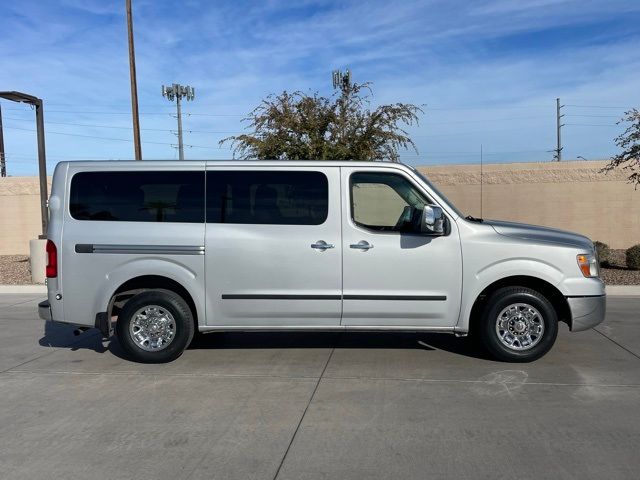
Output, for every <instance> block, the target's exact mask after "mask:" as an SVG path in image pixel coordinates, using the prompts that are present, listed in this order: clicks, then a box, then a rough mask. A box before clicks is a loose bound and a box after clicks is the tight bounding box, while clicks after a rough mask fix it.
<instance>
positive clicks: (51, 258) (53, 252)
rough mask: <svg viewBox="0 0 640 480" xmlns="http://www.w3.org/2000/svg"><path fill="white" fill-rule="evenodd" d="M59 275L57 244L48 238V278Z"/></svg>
mask: <svg viewBox="0 0 640 480" xmlns="http://www.w3.org/2000/svg"><path fill="white" fill-rule="evenodd" d="M57 276H58V249H57V248H56V244H55V243H53V242H52V241H51V240H47V278H56V277H57Z"/></svg>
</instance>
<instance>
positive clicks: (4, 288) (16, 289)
mask: <svg viewBox="0 0 640 480" xmlns="http://www.w3.org/2000/svg"><path fill="white" fill-rule="evenodd" d="M0 293H12V294H19V293H41V294H43V295H46V294H47V286H46V285H0Z"/></svg>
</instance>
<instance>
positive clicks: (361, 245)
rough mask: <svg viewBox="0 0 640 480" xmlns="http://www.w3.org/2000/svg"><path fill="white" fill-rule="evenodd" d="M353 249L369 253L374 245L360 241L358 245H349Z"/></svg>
mask: <svg viewBox="0 0 640 480" xmlns="http://www.w3.org/2000/svg"><path fill="white" fill-rule="evenodd" d="M349 247H351V248H355V249H356V250H364V251H367V250H369V249H370V248H373V245H372V244H370V243H369V242H367V241H366V240H360V241H359V242H358V243H352V244H351V245H349Z"/></svg>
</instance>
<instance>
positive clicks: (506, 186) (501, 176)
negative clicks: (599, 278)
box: [420, 161, 640, 248]
mask: <svg viewBox="0 0 640 480" xmlns="http://www.w3.org/2000/svg"><path fill="white" fill-rule="evenodd" d="M606 163H607V162H606V161H588V162H585V161H580V162H578V161H574V162H561V163H551V162H547V163H512V164H505V165H498V164H490V165H485V166H484V168H483V175H482V177H483V186H482V215H481V213H480V167H479V166H478V165H455V166H447V167H445V166H438V167H421V168H420V170H421V171H422V172H424V173H425V174H426V175H427V176H428V177H429V178H430V179H431V180H432V181H433V182H434V183H435V184H436V185H437V186H438V187H439V188H440V189H441V190H442V191H443V193H444V194H445V195H447V197H448V198H449V199H450V200H451V201H452V202H453V203H455V204H456V206H457V207H458V208H459V209H460V210H462V211H463V212H465V213H469V214H471V215H473V216H483V217H484V218H491V219H500V220H510V221H514V222H524V223H531V224H535V225H545V226H549V227H556V228H561V229H564V230H570V231H574V232H579V233H582V234H583V235H586V236H588V237H589V238H591V239H592V240H600V241H603V242H606V243H608V244H609V245H610V246H611V247H612V248H628V247H630V246H631V245H635V244H638V243H640V189H638V190H635V189H634V187H633V185H631V184H629V183H627V182H626V175H627V173H626V172H621V171H617V172H613V173H609V174H603V173H600V169H601V168H602V167H603V166H604V165H606Z"/></svg>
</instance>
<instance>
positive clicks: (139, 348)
mask: <svg viewBox="0 0 640 480" xmlns="http://www.w3.org/2000/svg"><path fill="white" fill-rule="evenodd" d="M193 334H194V322H193V314H192V313H191V309H190V308H189V306H188V305H187V303H186V302H185V301H184V299H183V298H182V297H180V296H179V295H177V294H175V293H173V292H171V291H169V290H149V291H146V292H142V293H139V294H138V295H135V296H134V297H133V298H131V299H130V300H129V301H128V302H127V303H126V304H125V305H124V307H123V309H122V311H121V312H120V314H119V315H118V321H117V323H116V335H117V337H118V341H119V342H120V345H121V346H122V349H123V350H124V351H125V353H126V354H127V356H128V357H129V358H131V359H132V360H135V361H138V362H143V363H165V362H171V361H173V360H175V359H176V358H178V357H179V356H180V355H182V352H183V351H184V350H185V349H186V348H187V347H188V346H189V344H190V343H191V340H192V339H193Z"/></svg>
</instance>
